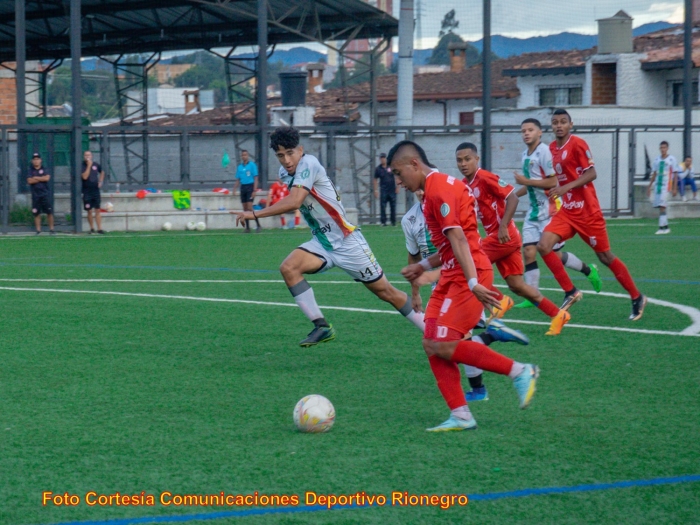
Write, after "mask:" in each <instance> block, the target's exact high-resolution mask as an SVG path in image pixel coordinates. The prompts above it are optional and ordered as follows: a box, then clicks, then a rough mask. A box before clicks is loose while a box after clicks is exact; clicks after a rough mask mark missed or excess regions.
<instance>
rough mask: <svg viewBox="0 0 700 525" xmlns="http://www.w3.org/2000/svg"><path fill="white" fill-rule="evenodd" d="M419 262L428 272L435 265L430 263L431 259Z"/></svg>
mask: <svg viewBox="0 0 700 525" xmlns="http://www.w3.org/2000/svg"><path fill="white" fill-rule="evenodd" d="M418 264H420V267H421V268H423V269H424V270H425V271H426V272H427V271H428V270H430V269H432V267H433V265H432V264H430V261H429V260H428V259H421V261H420V262H419V263H418Z"/></svg>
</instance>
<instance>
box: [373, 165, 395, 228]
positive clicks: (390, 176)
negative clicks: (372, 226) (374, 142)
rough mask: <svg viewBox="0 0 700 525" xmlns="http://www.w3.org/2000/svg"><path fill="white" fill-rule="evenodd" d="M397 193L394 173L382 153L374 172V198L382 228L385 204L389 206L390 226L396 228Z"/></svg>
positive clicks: (384, 221) (384, 223)
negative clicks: (377, 201) (376, 202)
mask: <svg viewBox="0 0 700 525" xmlns="http://www.w3.org/2000/svg"><path fill="white" fill-rule="evenodd" d="M377 183H378V184H377ZM377 186H379V187H377ZM380 190H381V191H380ZM398 192H399V188H398V186H397V185H396V179H395V178H394V173H393V172H392V171H391V168H390V167H389V166H387V164H386V153H382V154H381V155H379V166H377V168H376V169H375V170H374V198H375V199H379V210H380V219H381V222H382V226H386V205H387V204H389V209H390V211H391V217H390V218H391V225H392V226H396V194H397V193H398Z"/></svg>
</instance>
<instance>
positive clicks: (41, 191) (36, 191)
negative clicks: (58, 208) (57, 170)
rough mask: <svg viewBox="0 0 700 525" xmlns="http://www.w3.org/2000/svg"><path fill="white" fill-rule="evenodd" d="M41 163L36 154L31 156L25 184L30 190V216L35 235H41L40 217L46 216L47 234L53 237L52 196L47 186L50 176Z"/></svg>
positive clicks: (39, 156)
mask: <svg viewBox="0 0 700 525" xmlns="http://www.w3.org/2000/svg"><path fill="white" fill-rule="evenodd" d="M42 162H43V161H42V160H41V155H39V154H38V153H34V154H33V155H32V165H31V166H30V168H29V176H28V177H27V184H29V187H30V188H31V190H32V214H33V215H34V226H35V227H36V234H37V235H39V234H40V233H41V215H42V214H46V219H47V220H48V223H49V232H50V233H51V234H52V235H53V234H54V233H56V232H55V231H54V229H53V224H54V223H53V195H52V194H51V188H50V186H49V181H50V180H51V175H49V174H48V172H47V171H46V170H45V169H44V167H43V165H42Z"/></svg>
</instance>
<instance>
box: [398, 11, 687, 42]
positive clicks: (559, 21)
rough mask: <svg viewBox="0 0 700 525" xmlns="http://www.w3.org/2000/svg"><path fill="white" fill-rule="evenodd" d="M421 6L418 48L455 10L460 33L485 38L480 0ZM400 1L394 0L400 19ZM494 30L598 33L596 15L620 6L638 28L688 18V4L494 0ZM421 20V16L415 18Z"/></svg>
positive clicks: (502, 32)
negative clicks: (420, 38)
mask: <svg viewBox="0 0 700 525" xmlns="http://www.w3.org/2000/svg"><path fill="white" fill-rule="evenodd" d="M414 3H415V4H416V5H418V4H420V8H421V16H420V26H418V27H416V39H418V38H419V37H421V36H422V41H420V42H418V41H417V42H416V44H417V45H416V47H417V48H427V47H434V46H435V43H436V42H437V37H438V32H439V31H440V22H441V21H442V18H443V17H444V16H445V13H447V12H448V11H450V10H451V9H454V10H455V12H456V19H457V20H458V21H459V28H458V29H457V30H456V31H455V32H456V33H458V34H459V35H461V36H462V37H464V38H465V39H466V40H479V39H480V38H481V21H482V10H481V6H482V1H481V0H441V1H440V2H435V0H414ZM399 4H400V0H394V16H396V17H398V14H399ZM491 6H492V8H491V12H492V29H491V32H492V34H494V35H496V34H500V35H506V36H512V37H518V38H528V37H531V36H540V35H551V34H555V33H561V32H562V31H570V32H574V33H585V34H595V33H596V32H597V25H596V19H597V18H606V17H609V16H612V15H614V14H615V13H616V12H617V11H619V10H620V9H623V10H625V11H626V12H627V13H628V14H629V15H630V16H632V17H633V18H634V22H633V25H634V27H637V26H640V25H642V24H646V23H648V22H658V21H660V20H664V21H669V22H673V23H681V22H682V21H683V2H682V1H680V2H663V1H662V2H660V1H653V0H577V1H576V0H575V1H573V2H572V1H571V0H529V1H528V0H492V1H491ZM416 18H417V19H418V16H417V17H416ZM418 31H420V32H421V33H422V34H421V35H419V34H418Z"/></svg>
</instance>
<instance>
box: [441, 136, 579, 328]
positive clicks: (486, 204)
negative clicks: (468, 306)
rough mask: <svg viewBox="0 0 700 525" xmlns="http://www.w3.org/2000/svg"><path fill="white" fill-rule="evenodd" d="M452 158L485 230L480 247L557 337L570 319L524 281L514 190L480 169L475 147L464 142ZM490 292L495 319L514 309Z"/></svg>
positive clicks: (510, 301)
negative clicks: (495, 305)
mask: <svg viewBox="0 0 700 525" xmlns="http://www.w3.org/2000/svg"><path fill="white" fill-rule="evenodd" d="M455 155H456V156H457V167H458V168H459V171H460V172H461V173H462V175H464V177H465V178H464V183H465V184H467V186H469V187H470V188H471V190H472V194H473V195H474V197H475V199H476V202H477V215H478V217H479V219H480V220H481V224H482V225H483V226H484V229H485V230H486V238H485V239H483V241H482V242H481V247H482V248H483V249H484V252H486V255H487V256H488V258H489V260H490V262H492V263H494V264H495V265H496V267H497V268H498V272H499V273H500V274H501V277H503V278H504V279H505V281H506V283H507V284H508V288H510V290H511V291H512V292H513V293H515V294H517V295H519V296H520V297H524V298H525V299H527V300H528V301H530V302H531V303H532V304H534V305H535V306H537V308H539V309H540V310H542V312H544V314H545V315H547V317H549V318H550V319H551V320H552V322H551V325H550V327H549V331H548V332H547V335H559V334H560V333H561V330H562V328H563V327H564V325H565V324H566V323H567V322H569V319H571V315H570V314H569V312H567V311H565V310H560V309H559V308H558V307H557V306H556V305H555V304H554V303H553V302H552V301H550V300H549V299H547V298H546V297H545V296H544V295H542V293H541V292H540V291H539V290H538V289H537V288H534V287H532V286H530V285H529V284H527V283H526V282H525V280H524V279H523V274H524V273H525V266H524V265H523V258H522V255H521V253H520V250H521V248H522V245H523V243H522V241H521V239H520V232H519V231H518V228H517V227H516V226H515V223H514V222H513V214H514V213H515V210H516V208H517V207H518V196H517V195H516V194H515V188H513V186H511V185H510V184H508V183H506V182H505V181H504V180H502V179H501V178H500V177H499V176H498V175H496V174H494V173H491V172H490V171H486V170H485V169H483V168H480V167H479V156H478V155H477V150H476V146H475V145H474V144H472V143H471V142H463V143H462V144H460V145H459V146H457V151H456V153H455ZM493 290H494V291H496V292H497V293H498V295H499V300H500V305H499V310H498V312H497V313H496V314H495V317H502V316H503V314H504V313H505V312H506V311H508V310H509V309H510V308H511V307H512V306H513V299H511V298H510V297H508V296H507V295H503V294H502V293H501V292H499V291H498V289H496V288H494V289H493Z"/></svg>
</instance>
